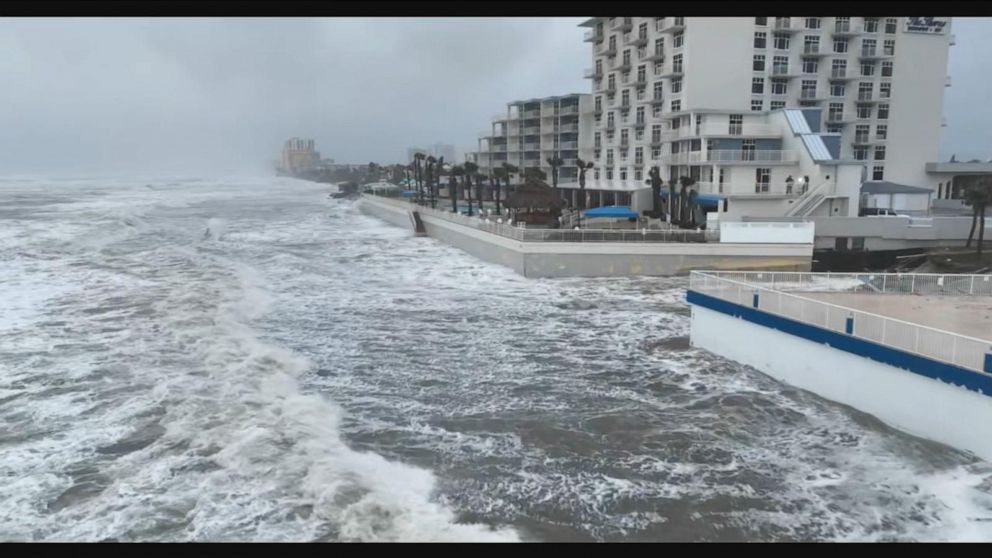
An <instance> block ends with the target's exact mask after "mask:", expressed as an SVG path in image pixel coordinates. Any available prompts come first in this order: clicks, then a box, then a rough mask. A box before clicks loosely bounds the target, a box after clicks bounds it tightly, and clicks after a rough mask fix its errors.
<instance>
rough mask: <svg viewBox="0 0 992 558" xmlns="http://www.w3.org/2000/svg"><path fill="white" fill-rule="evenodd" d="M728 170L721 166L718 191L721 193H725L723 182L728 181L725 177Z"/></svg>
mask: <svg viewBox="0 0 992 558" xmlns="http://www.w3.org/2000/svg"><path fill="white" fill-rule="evenodd" d="M726 171H727V169H725V168H723V167H720V174H719V178H718V179H717V192H718V193H720V194H722V193H723V183H724V182H725V181H726V180H725V179H726V176H727V173H726Z"/></svg>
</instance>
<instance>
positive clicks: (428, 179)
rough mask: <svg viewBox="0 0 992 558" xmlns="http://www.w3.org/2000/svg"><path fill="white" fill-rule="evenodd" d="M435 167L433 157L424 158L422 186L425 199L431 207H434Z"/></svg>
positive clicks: (435, 163)
mask: <svg viewBox="0 0 992 558" xmlns="http://www.w3.org/2000/svg"><path fill="white" fill-rule="evenodd" d="M436 165H437V159H435V158H434V156H433V155H428V156H427V157H425V158H424V186H425V188H426V189H427V198H428V199H429V200H430V202H431V206H432V207H433V206H434V169H435V168H436Z"/></svg>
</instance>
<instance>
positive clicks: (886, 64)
mask: <svg viewBox="0 0 992 558" xmlns="http://www.w3.org/2000/svg"><path fill="white" fill-rule="evenodd" d="M882 77H892V61H891V60H885V61H883V62H882Z"/></svg>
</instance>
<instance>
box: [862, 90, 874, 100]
mask: <svg viewBox="0 0 992 558" xmlns="http://www.w3.org/2000/svg"><path fill="white" fill-rule="evenodd" d="M872 99H873V97H872V94H871V92H865V91H858V100H859V101H871V100H872Z"/></svg>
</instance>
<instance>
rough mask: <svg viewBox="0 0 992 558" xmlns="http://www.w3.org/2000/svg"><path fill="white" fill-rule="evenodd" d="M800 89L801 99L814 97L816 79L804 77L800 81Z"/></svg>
mask: <svg viewBox="0 0 992 558" xmlns="http://www.w3.org/2000/svg"><path fill="white" fill-rule="evenodd" d="M800 91H801V93H802V95H801V96H802V98H803V99H812V98H813V97H816V80H815V79H804V80H803V81H802V82H801V83H800Z"/></svg>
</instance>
